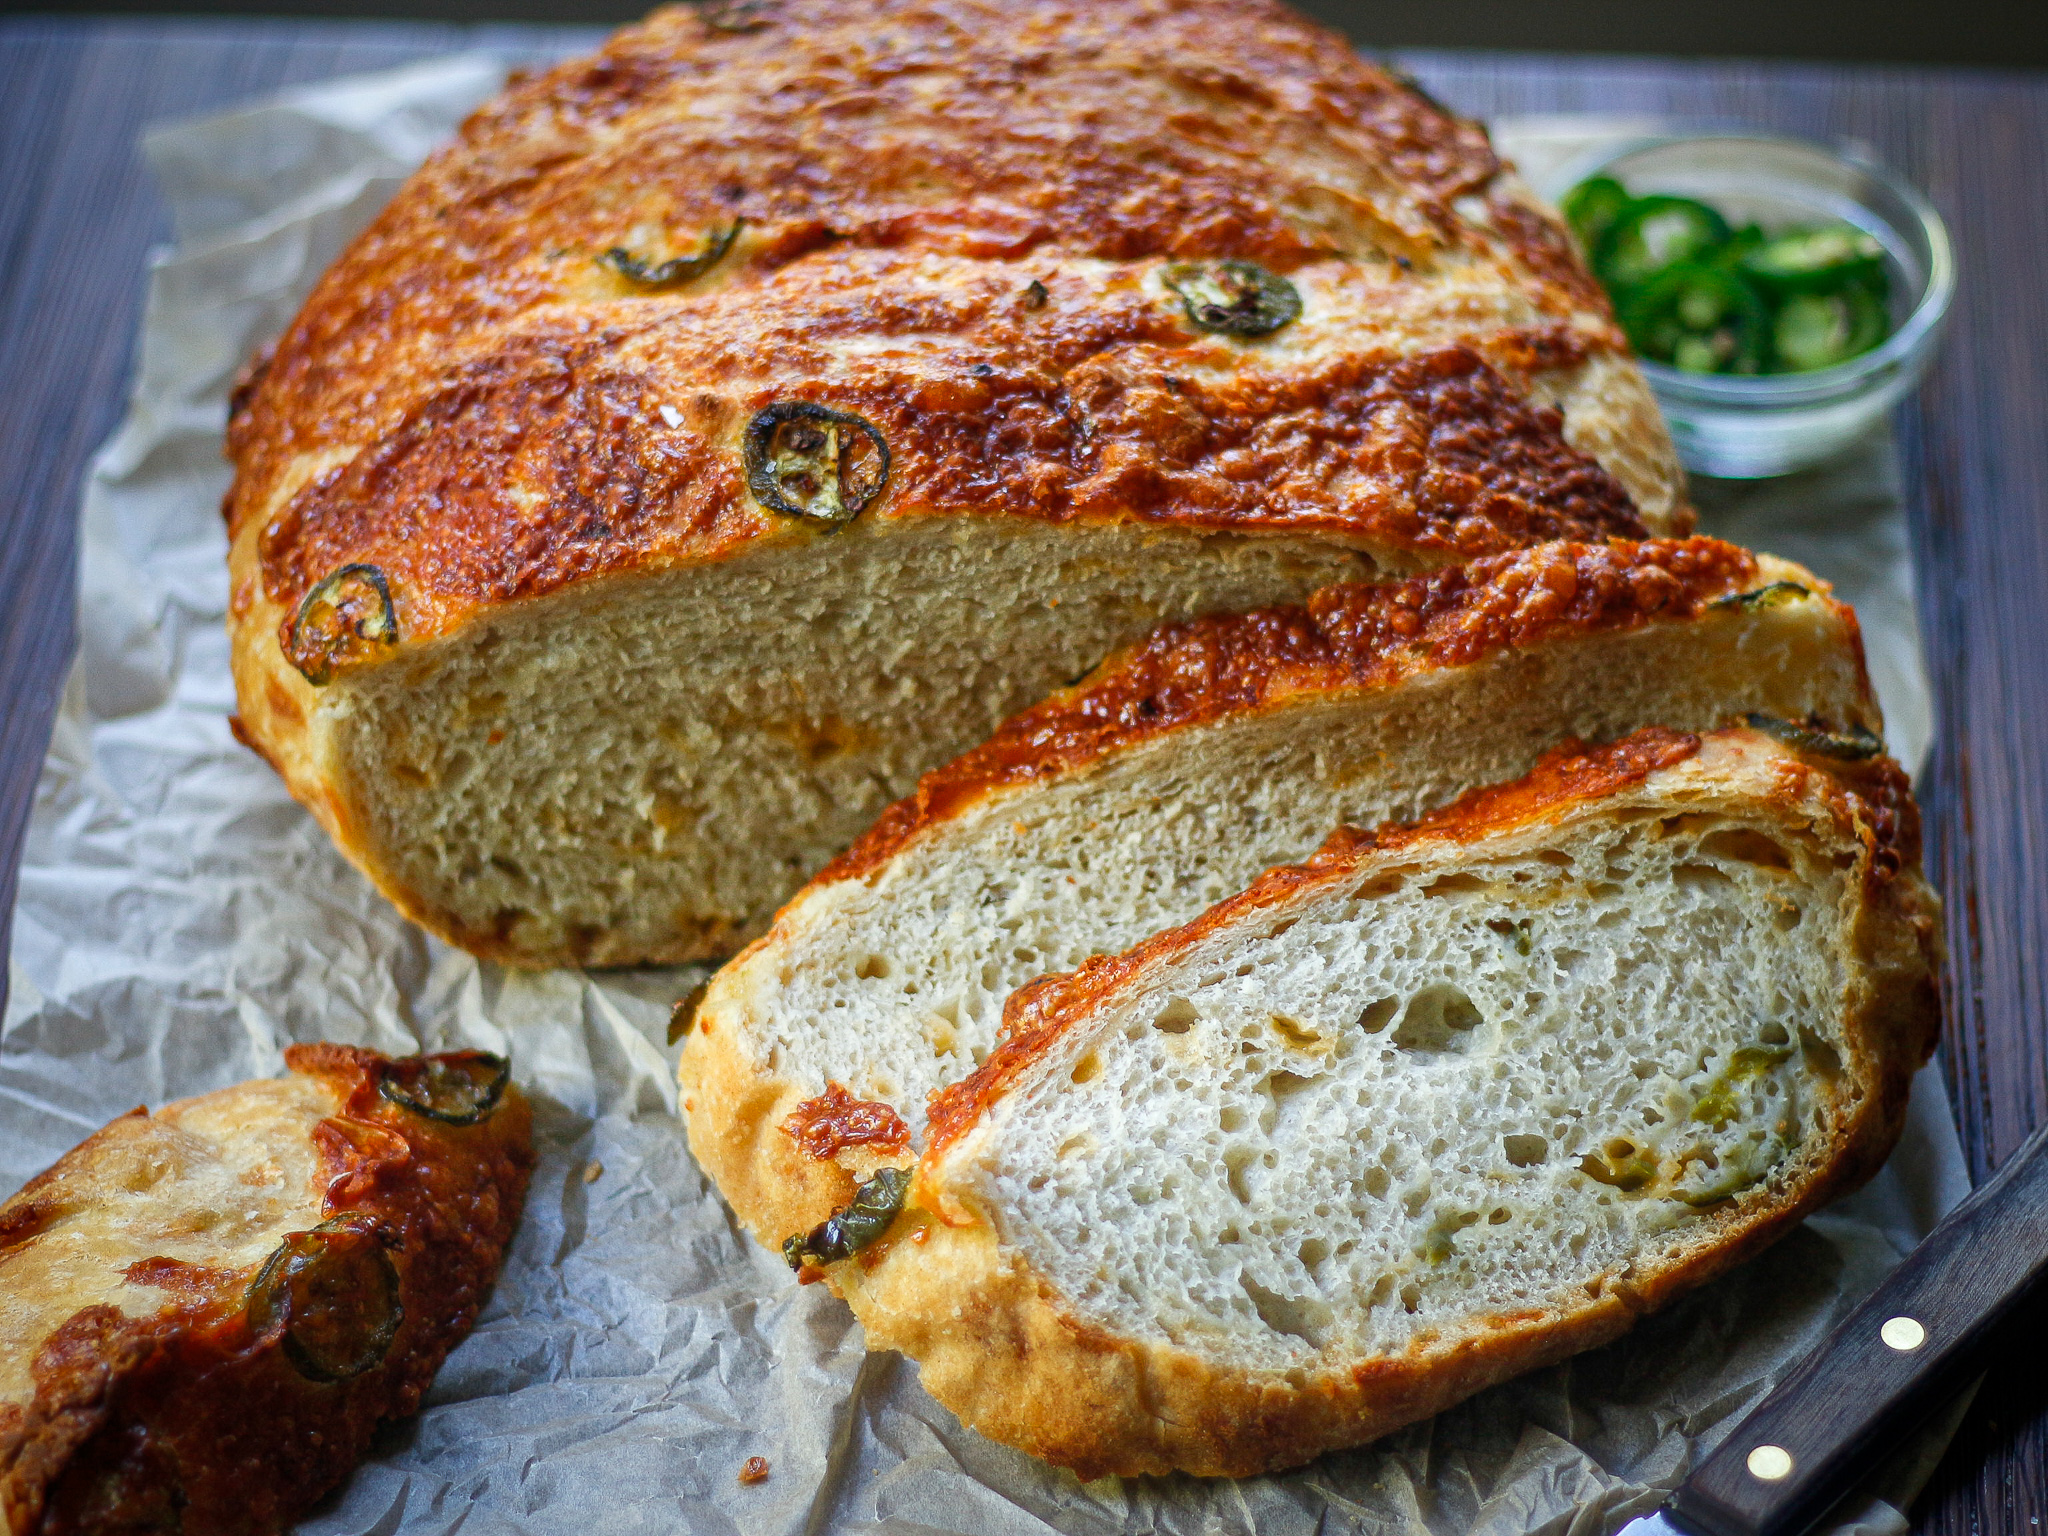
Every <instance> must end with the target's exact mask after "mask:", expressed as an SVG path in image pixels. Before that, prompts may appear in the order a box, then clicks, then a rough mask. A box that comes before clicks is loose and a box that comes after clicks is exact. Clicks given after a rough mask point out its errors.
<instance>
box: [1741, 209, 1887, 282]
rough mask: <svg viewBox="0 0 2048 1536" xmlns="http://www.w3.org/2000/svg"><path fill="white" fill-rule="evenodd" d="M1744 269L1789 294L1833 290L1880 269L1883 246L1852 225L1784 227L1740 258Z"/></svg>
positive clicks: (1874, 275)
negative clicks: (1784, 228)
mask: <svg viewBox="0 0 2048 1536" xmlns="http://www.w3.org/2000/svg"><path fill="white" fill-rule="evenodd" d="M1741 265H1742V270H1743V272H1744V273H1745V274H1747V275H1748V276H1750V277H1753V278H1755V279H1756V280H1757V281H1758V282H1760V283H1762V284H1764V285H1765V286H1767V287H1770V288H1776V289H1780V290H1783V291H1785V292H1789V293H1835V292H1839V291H1840V290H1842V289H1843V288H1845V287H1847V286H1848V285H1850V284H1852V283H1858V284H1860V283H1868V282H1870V281H1871V280H1872V279H1874V278H1879V277H1882V276H1883V273H1884V247H1883V246H1881V245H1879V244H1878V243H1877V241H1876V239H1875V238H1873V237H1872V236H1871V235H1869V234H1868V233H1866V232H1865V231H1863V230H1860V229H1858V228H1857V227H1856V226H1855V225H1853V224H1842V223H1835V224H1816V225H1813V226H1812V227H1810V228H1806V229H1788V230H1785V231H1784V232H1782V233H1780V234H1776V235H1772V236H1771V237H1770V238H1769V239H1767V240H1764V241H1763V242H1762V243H1761V244H1759V245H1758V246H1757V248H1756V249H1755V250H1753V251H1748V252H1745V253H1744V254H1743V255H1742V257H1741Z"/></svg>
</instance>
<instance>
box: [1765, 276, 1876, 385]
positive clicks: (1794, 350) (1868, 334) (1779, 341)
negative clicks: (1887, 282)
mask: <svg viewBox="0 0 2048 1536" xmlns="http://www.w3.org/2000/svg"><path fill="white" fill-rule="evenodd" d="M1885 326H1886V317H1885V312H1884V305H1883V304H1882V303H1880V302H1879V300H1878V298H1877V296H1876V295H1875V294H1873V293H1872V292H1870V290H1869V289H1867V288H1862V287H1855V288H1846V289H1844V290H1843V291H1842V292H1840V293H1795V294H1791V295H1789V296H1788V297H1787V298H1786V300H1785V302H1784V305H1783V306H1782V307H1781V308H1780V309H1779V310H1778V317H1777V319H1776V320H1775V321H1773V322H1772V325H1771V345H1772V348H1773V350H1774V351H1775V352H1776V354H1777V364H1778V368H1779V370H1780V371H1782V372H1785V373H1808V372H1811V371H1812V370H1813V369H1815V368H1832V367H1834V366H1835V364H1837V363H1846V362H1847V361H1848V360H1849V359H1850V358H1852V357H1855V356H1857V355H1858V354H1860V353H1864V352H1868V351H1869V350H1870V349H1871V348H1872V347H1874V346H1876V345H1877V344H1878V343H1879V342H1880V341H1882V340H1884V333H1885Z"/></svg>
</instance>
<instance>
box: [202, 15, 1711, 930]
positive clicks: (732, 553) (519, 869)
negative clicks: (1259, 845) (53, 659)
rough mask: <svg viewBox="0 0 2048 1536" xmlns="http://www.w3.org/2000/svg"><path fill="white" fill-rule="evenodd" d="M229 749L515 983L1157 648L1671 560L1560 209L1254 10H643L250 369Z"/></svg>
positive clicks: (1468, 134) (872, 806)
mask: <svg viewBox="0 0 2048 1536" xmlns="http://www.w3.org/2000/svg"><path fill="white" fill-rule="evenodd" d="M229 446H230V449H231V452H232V455H233V458H234V460H235V481H234V486H233V488H232V491H231V493H230V495H229V497H228V501H227V506H226V511H227V514H228V519H229V528H230V534H231V553H230V577H231V582H232V592H233V598H232V602H231V606H230V614H229V627H230V630H231V632H232V635H233V641H234V646H233V655H234V671H235V684H236V696H237V701H238V704H237V707H238V709H239V712H240V713H239V720H240V728H241V730H242V732H243V735H244V738H245V739H246V740H247V741H248V742H249V743H250V744H251V745H252V746H254V747H255V748H256V749H257V750H259V751H261V752H262V753H263V754H264V755H265V756H266V757H267V758H268V759H269V760H270V761H271V762H272V763H273V764H274V765H275V766H276V767H277V768H278V770H279V771H280V772H281V773H282V774H283V775H284V777H285V779H286V781H287V783H288V784H289V785H290V787H291V790H292V792H293V793H294V794H295V795H296V796H297V797H298V798H299V799H301V800H302V801H303V802H304V803H305V804H306V805H307V806H308V807H309V808H310V809H311V810H312V811H313V813H314V814H315V815H316V816H318V817H319V818H320V820H321V822H322V823H323V824H324V825H325V826H326V828H327V829H328V831H329V832H330V833H331V834H332V835H333V836H334V838H335V840H336V842H337V843H338V844H339V846H340V847H341V848H342V850H343V851H344V852H345V853H347V854H348V856H349V857H350V858H351V859H353V860H354V861H355V862H356V863H357V864H358V865H359V866H360V867H361V868H362V869H363V870H364V871H366V872H367V873H368V874H369V876H370V877H371V878H372V879H373V880H375V881H376V882H377V883H378V885H379V886H380V887H381V888H382V889H383V890H384V891H385V892H386V894H388V895H389V896H390V897H391V898H392V900H393V901H394V902H396V903H397V904H398V905H399V906H400V907H401V908H402V909H403V910H404V911H405V912H406V913H407V914H408V915H409V916H411V917H413V918H415V919H416V920H418V921H419V922H420V923H422V924H423V925H425V926H427V927H428V928H431V929H433V930H434V931H435V932H437V933H439V934H441V935H442V936H443V937H445V938H447V939H449V940H450V941H452V942H454V943H457V944H460V945H463V946H465V947H466V948H468V949H470V950H472V951H474V952H476V953H479V954H483V955H487V956H490V957H492V958H495V959H499V960H503V961H507V962H510V963H514V964H525V965H554V964H564V963H586V964H630V963H638V962H673V961H681V960H691V959H701V958H706V957H711V956H723V955H728V954H730V953H732V951H733V950H734V949H736V948H738V946H739V945H740V944H741V943H742V942H744V941H745V940H746V939H748V938H751V937H753V936H754V935H755V934H757V933H758V932H760V931H761V930H762V929H763V928H764V927H765V926H766V925H767V923H768V921H769V919H770V917H771V916H772V915H773V913H774V911H775V910H776V908H777V907H779V906H780V905H781V904H782V903H783V902H784V901H785V900H787V899H788V897H789V896H790V895H791V894H792V893H793V892H794V891H795V890H796V888H797V887H798V886H799V885H800V884H802V882H803V881H804V880H805V879H806V878H808V877H809V876H810V875H812V874H814V873H815V872H816V871H817V870H818V869H819V868H820V867H821V866H822V865H823V864H824V863H825V862H826V861H827V860H828V859H830V858H831V857H832V856H833V855H835V854H837V853H838V852H840V851H841V850H842V849H843V848H844V847H845V846H846V845H847V843H849V842H850V841H852V839H853V838H854V837H856V836H858V835H859V833H860V831H861V830H862V829H863V828H864V827H866V826H867V825H868V824H869V823H870V822H871V821H872V820H873V819H874V817H875V816H876V815H877V814H878V813H879V812H880V811H881V810H882V809H883V808H884V807H886V806H887V805H888V804H889V803H890V802H891V801H892V800H894V799H896V798H897V797H899V796H901V795H903V794H906V793H908V792H909V790H910V789H911V787H912V786H913V785H914V783H915V782H916V779H917V776H918V775H919V774H920V773H922V772H924V771H925V770H926V769H929V768H931V767H933V766H934V765H936V764H938V763H941V762H944V761H945V760H946V759H948V758H949V757H951V756H953V755H954V754H955V753H958V752H961V751H964V750H965V749H966V748H968V747H969V746H971V745H972V744H973V743H975V742H977V741H980V740H982V739H983V738H984V737H985V736H986V735H987V734H988V732H989V731H990V730H991V729H993V728H994V726H995V725H996V724H997V723H998V722H1000V721H1001V720H1002V719H1003V718H1004V717H1005V716H1006V715H1008V714H1009V713H1010V712H1012V711H1014V710H1017V709H1021V708H1024V707H1025V706H1027V705H1029V704H1031V703H1033V702H1035V701H1037V700H1038V699H1041V698H1043V697H1045V695H1046V694H1047V693H1049V692H1050V691H1051V690H1052V689H1053V688H1055V687H1057V686H1058V685H1059V684H1060V683H1061V682H1063V681H1064V680H1066V679H1069V678H1072V677H1073V676H1075V675H1076V674H1077V673H1079V672H1081V671H1083V670H1085V669H1086V668H1088V667H1090V666H1093V665H1095V664H1096V663H1097V662H1099V661H1100V660H1101V659H1102V657H1103V656H1105V655H1107V654H1108V653H1109V652H1110V651H1112V650H1114V649H1115V648H1117V647H1119V646H1122V645H1125V644H1128V643H1130V642H1132V641H1135V640H1137V639H1139V638H1141V637H1142V636H1143V635H1145V634H1146V633H1148V632H1149V631H1150V630H1151V629H1152V628H1154V627H1155V626H1156V625H1158V624H1160V623H1165V622H1172V621H1177V620H1182V619H1187V618H1191V617H1196V616H1199V615H1202V614H1206V613H1213V612H1230V611H1240V610H1243V609H1246V608H1251V607H1257V606H1261V605H1267V604H1273V603H1282V602H1298V601H1300V600H1302V599H1303V598H1305V597H1306V596H1307V595H1308V594H1309V593H1310V592H1312V591H1314V590H1315V589H1316V588H1318V587H1320V586H1322V585H1325V584H1327V583H1330V582H1332V581H1341V580H1348V579H1357V578H1361V577H1371V576H1376V575H1384V574H1408V573H1412V572H1415V571H1420V570H1425V569H1430V568H1434V567H1438V566H1442V565H1447V564H1452V563H1456V562H1458V561H1460V560H1463V559H1466V558H1469V557H1472V556H1475V555H1484V554H1488V553H1494V552H1498V551H1502V550H1506V549H1510V548H1517V547H1522V546H1526V545H1528V544H1531V543H1535V542H1539V541H1541V540H1544V539H1552V538H1566V537H1570V538H1582V539H1599V538H1603V537H1606V536H1609V535H1615V536H1623V537H1643V536H1645V535H1647V534H1667V535H1668V534H1673V533H1683V532H1686V531H1688V530H1689V528H1690V526H1691V518H1692V514H1691V511H1690V509H1689V508H1687V507H1686V505H1685V503H1684V498H1683V495H1682V492H1681V487H1682V484H1683V481H1682V477H1681V475H1680V474H1679V471H1678V467H1677V462H1676V459H1675V457H1674V456H1673V454H1672V451H1671V445H1670V441H1669V439H1668V437H1667V435H1666V433H1665V430H1664V427H1663V424H1662V422H1661V420H1660V419H1659V417H1658V415H1657V411H1656V407H1655V404H1654V402H1653V400H1652V398H1651V395H1650V393H1649V390H1648V388H1647V387H1646V385H1645V384H1644V381H1643V379H1642V376H1641V374H1640V372H1639V371H1638V370H1637V368H1636V365H1635V363H1634V361H1633V360H1632V359H1631V357H1630V356H1629V353H1628V348H1627V345H1626V342H1625V339H1624V338H1623V337H1622V335H1621V333H1620V332H1619V331H1618V329H1617V328H1616V327H1615V325H1614V323H1613V318H1612V315H1611V314H1610V312H1609V309H1608V305H1607V302H1606V299H1605V298H1604V297H1603V296H1602V295H1601V293H1600V291H1599V288H1598V286H1597V284H1595V283H1594V282H1593V281H1592V279H1591V278H1590V277H1589V276H1588V275H1587V273H1586V271H1585V269H1584V268H1583V266H1582V265H1581V264H1580V263H1579V261H1578V259H1577V257H1576V256H1575V255H1574V254H1573V250H1572V247H1571V244H1570V241H1569V239H1568V237H1567V236H1566V235H1565V233H1564V230H1563V228H1562V226H1561V225H1560V224H1559V223H1558V222H1557V220H1556V219H1555V217H1554V216H1553V215H1552V214H1550V213H1549V212H1548V211H1547V210H1546V209H1544V208H1543V207H1541V206H1540V205H1539V204H1538V203H1536V202H1535V201H1534V200H1533V199H1532V198H1531V196H1530V195H1529V194H1528V192H1527V191H1526V189H1524V188H1523V187H1522V186H1521V185H1520V183H1519V182H1518V181H1517V179H1516V178H1515V176H1514V175H1513V173H1512V171H1511V170H1510V169H1509V168H1508V167H1506V166H1505V165H1503V164H1502V162H1501V161H1500V160H1499V159H1498V157H1497V156H1496V155H1495V154H1494V153H1493V150H1492V148H1491V147H1490V146H1489V145H1488V143H1487V140H1486V135H1485V133H1484V131H1483V130H1482V129H1480V128H1479V127H1478V126H1477V125H1475V124H1471V123H1466V122H1462V121H1460V120H1459V119H1457V118H1455V117H1453V116H1451V115H1449V114H1448V113H1446V112H1444V111H1443V110H1442V109H1441V108H1439V107H1437V106H1436V105H1434V104H1433V103H1431V102H1429V101H1427V100H1426V99H1424V98H1423V97H1422V96H1421V95H1420V94H1419V93H1417V92H1416V91H1414V90H1413V89H1412V88H1410V87H1409V86H1407V85H1405V84H1404V83H1402V82H1401V81H1399V80H1397V79H1395V78H1393V77H1392V76H1390V75H1388V74H1387V73H1385V72H1384V71H1382V70H1380V69H1378V68H1376V67H1374V66H1373V65H1371V64H1370V63H1368V62H1366V61H1365V60H1363V59H1361V58H1360V57H1359V55H1358V54H1357V53H1356V52H1355V50H1353V49H1352V48H1351V47H1350V46H1349V44H1348V43H1346V42H1345V41H1344V40H1343V39H1342V38H1340V37H1338V36H1337V35H1335V34H1333V33H1330V32H1326V31H1324V30H1322V29H1320V28H1317V27H1314V26H1312V25H1310V24H1308V23H1307V22H1305V21H1303V20H1301V19H1300V18H1298V17H1296V16H1293V15H1291V14H1290V13H1288V12H1287V11H1285V10H1284V9H1283V8H1281V7H1279V6H1277V5H1272V4H1266V3H1262V0H1186V3H1178V4H1173V5H1162V4H1158V3H1156V0H953V3H948V4H947V5H945V6H942V7H933V6H930V5H927V4H923V3H921V0H869V3H867V4H863V5H860V6H855V7H849V6H846V5H844V4H835V3H827V0H744V3H738V0H727V3H724V4H719V5H704V6H671V7H667V8H665V9H662V10H660V11H657V12H656V13H655V14H654V15H653V16H652V17H650V18H649V19H648V20H647V21H646V22H645V23H644V24H642V25H639V26H635V27H631V28H628V29H626V30H624V31H623V32H621V33H620V34H618V36H616V37H615V38H613V39H612V40H611V41H610V42H609V43H607V44H606V45H605V47H604V48H603V50H602V51H601V52H600V53H598V54H597V55H596V56H595V57H591V58H585V59H578V60H574V61H571V62H568V63H565V64H563V65H561V66H560V67H559V68H556V69H554V70H551V71H548V72H546V73H543V74H540V75H537V76H534V77H532V78H529V79H525V80H522V81H520V82H518V83H516V84H514V85H513V86H512V87H511V88H510V89H508V90H507V92H506V93H505V94H504V95H503V96H502V97H501V98H499V99H498V100H496V101H494V102H492V103H490V104H489V105H488V106H486V107H485V108H484V109H483V110H482V111H480V112H479V113H478V114H477V115H476V116H475V117H474V118H472V119H471V120H470V121H469V122H468V123H467V124H466V125H465V126H464V128H463V131H462V135H461V138H460V140H459V142H457V143H456V144H454V145H452V146H450V147H449V148H448V149H447V150H446V151H444V152H443V153H441V154H439V155H437V156H436V157H434V159H433V160H432V161H430V162H429V163H428V164H427V165H426V166H425V167H424V168H423V169H422V170H421V171H420V172H419V174H418V175H417V176H415V177H414V178H412V179H411V180H410V181H409V182H408V183H407V185H406V186H405V188H404V189H403V190H401V191H400V192H399V194H398V196H397V197H396V198H395V199H394V201H393V202H392V204H391V206H390V208H389V209H388V210H386V212H385V213H384V214H382V215H381V216H380V217H379V218H378V220H377V221H376V222H375V224H373V225H372V226H371V228H370V229H368V230H367V231H366V232H365V233H364V234H363V236H362V237H361V238H360V239H359V240H358V241H357V242H356V243H355V244H354V245H353V246H352V247H351V248H350V249H349V250H348V251H347V252H346V253H345V254H344V255H343V256H342V258H341V259H340V260H339V261H338V262H337V263H336V264H335V266H334V267H333V269H332V270H331V271H330V272H329V273H328V274H327V275H326V276H325V277H324V278H323V279H322V281H321V283H320V284H319V286H318V288H317V290H316V291H315V292H314V293H313V294H312V295H311V297H310V298H309V299H308V301H307V304H306V307H305V309H304V310H303V312H302V313H301V314H300V315H299V316H298V318H297V319H296V320H295V321H294V323H293V324H292V326H291V327H290V328H289V329H288V330H287V331H286V333H285V334H284V336H283V337H282V338H280V339H279V341H278V343H277V344H276V346H275V348H274V349H272V350H271V351H270V352H269V353H268V354H266V355H265V356H264V357H262V358H260V359H258V360H257V362H256V363H255V364H254V365H253V366H252V368H251V370H250V372H249V374H248V376H247V378H246V379H245V381H244V383H243V386H242V387H241V388H240V389H238V391H237V393H236V398H235V402H234V413H233V417H232V420H231V424H230V429H229Z"/></svg>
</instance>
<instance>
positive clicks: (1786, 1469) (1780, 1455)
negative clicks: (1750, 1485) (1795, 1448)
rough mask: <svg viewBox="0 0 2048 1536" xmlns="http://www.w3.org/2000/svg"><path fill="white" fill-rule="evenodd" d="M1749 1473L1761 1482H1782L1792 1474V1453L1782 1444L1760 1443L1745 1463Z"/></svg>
mask: <svg viewBox="0 0 2048 1536" xmlns="http://www.w3.org/2000/svg"><path fill="white" fill-rule="evenodd" d="M1744 1464H1745V1465H1746V1466H1747V1467H1748V1468H1749V1475H1750V1476H1751V1477H1754V1478H1756V1479H1758V1480H1759V1481H1761V1482H1766V1483H1777V1482H1782V1481H1784V1480H1785V1479H1786V1478H1788V1477H1790V1476H1791V1475H1792V1453H1791V1452H1790V1451H1788V1450H1786V1449H1785V1447H1783V1446H1782V1445H1760V1446H1758V1447H1756V1449H1754V1450H1752V1451H1751V1452H1750V1453H1749V1460H1748V1461H1747V1462H1746V1463H1744Z"/></svg>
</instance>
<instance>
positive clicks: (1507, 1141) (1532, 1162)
mask: <svg viewBox="0 0 2048 1536" xmlns="http://www.w3.org/2000/svg"><path fill="white" fill-rule="evenodd" d="M1500 1148H1501V1151H1502V1152H1503V1153H1505V1154H1506V1156H1507V1160H1508V1161H1509V1162H1510V1163H1512V1164H1513V1165H1514V1166H1515V1167H1517V1168H1533V1167H1535V1166H1536V1165H1537V1164H1538V1163H1540V1162H1542V1161H1543V1160H1544V1159H1545V1158H1546V1157H1548V1156H1550V1143H1549V1142H1547V1141H1545V1140H1544V1139H1543V1138H1542V1137H1541V1136H1503V1137H1501V1139H1500Z"/></svg>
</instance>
